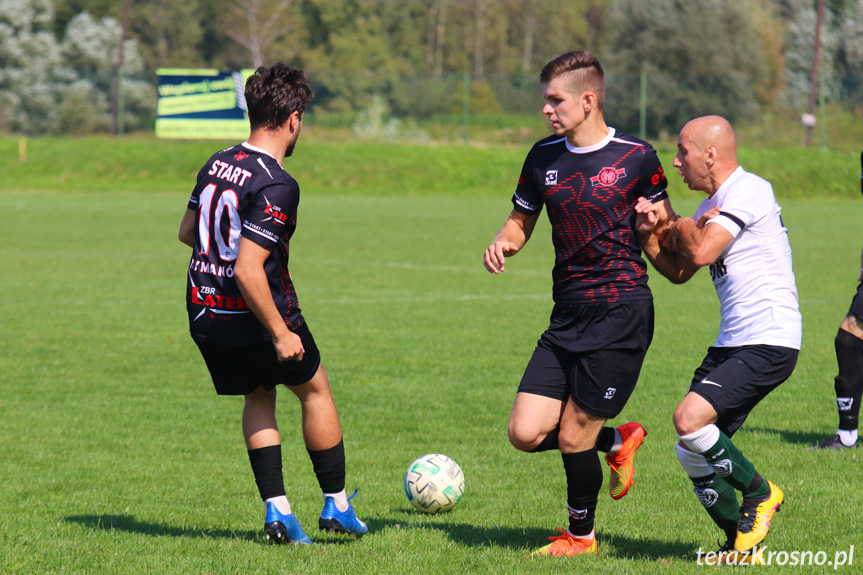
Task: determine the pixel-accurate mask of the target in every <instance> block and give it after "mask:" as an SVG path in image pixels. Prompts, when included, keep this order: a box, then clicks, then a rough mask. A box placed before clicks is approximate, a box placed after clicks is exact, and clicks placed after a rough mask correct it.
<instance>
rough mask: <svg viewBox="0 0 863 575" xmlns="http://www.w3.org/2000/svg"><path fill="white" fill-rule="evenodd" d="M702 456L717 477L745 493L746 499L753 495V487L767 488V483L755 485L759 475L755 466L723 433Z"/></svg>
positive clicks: (720, 433)
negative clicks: (754, 482)
mask: <svg viewBox="0 0 863 575" xmlns="http://www.w3.org/2000/svg"><path fill="white" fill-rule="evenodd" d="M701 455H703V456H704V458H705V459H707V463H709V464H710V466H711V467H712V468H713V471H714V472H715V473H716V475H718V476H719V477H721V478H723V479H724V480H725V481H727V482H728V483H729V484H730V485H731V486H732V487H733V488H734V489H736V490H737V491H740V492H741V493H743V494H744V497H745V496H749V495H750V494H751V492H752V487H760V486H761V485H760V484H763V485H764V486H765V487H766V486H767V482H765V481H761V482H756V485H753V480H754V479H755V478H756V476H757V475H758V474H757V473H755V466H754V465H752V462H751V461H749V460H748V459H746V457H745V456H744V455H743V453H741V452H740V450H739V449H737V446H736V445H734V443H732V441H731V439H730V438H729V437H728V436H727V435H725V434H724V433H722V432H721V431H720V432H719V441H717V442H716V443H715V444H714V445H713V446H712V447H710V448H708V449H707V451H704V452H702V453H701ZM759 479H760V477H759ZM768 489H769V488H768Z"/></svg>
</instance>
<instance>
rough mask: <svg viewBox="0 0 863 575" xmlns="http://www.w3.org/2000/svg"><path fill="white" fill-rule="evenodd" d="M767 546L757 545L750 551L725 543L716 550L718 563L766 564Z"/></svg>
mask: <svg viewBox="0 0 863 575" xmlns="http://www.w3.org/2000/svg"><path fill="white" fill-rule="evenodd" d="M765 549H766V547H761V546H759V545H756V546H755V547H753V548H752V549H750V550H749V551H737V550H735V549H734V548H733V547H731V546H730V545H723V546H722V547H720V548H719V551H717V552H716V556H717V557H716V563H715V564H716V565H764V550H765Z"/></svg>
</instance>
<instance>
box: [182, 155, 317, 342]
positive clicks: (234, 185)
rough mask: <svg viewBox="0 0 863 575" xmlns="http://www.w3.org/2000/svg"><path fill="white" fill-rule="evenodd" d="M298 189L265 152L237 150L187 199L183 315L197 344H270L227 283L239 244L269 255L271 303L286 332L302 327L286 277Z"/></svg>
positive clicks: (207, 168) (217, 159) (211, 164)
mask: <svg viewBox="0 0 863 575" xmlns="http://www.w3.org/2000/svg"><path fill="white" fill-rule="evenodd" d="M299 202H300V188H299V185H298V184H297V182H296V181H295V180H294V179H293V178H292V177H291V176H290V175H289V174H288V173H287V172H285V170H284V169H282V167H281V166H280V165H279V163H278V162H277V161H276V160H275V159H274V158H273V157H272V156H270V155H269V154H268V153H267V152H265V151H263V150H261V149H259V148H256V147H254V146H250V145H249V144H248V143H243V144H240V145H238V146H234V147H232V148H228V149H226V150H222V151H221V152H218V153H216V154H214V155H213V156H212V157H211V158H210V159H209V160H208V161H207V163H206V164H204V167H203V168H201V170H200V172H198V182H197V184H196V185H195V189H194V190H193V191H192V196H191V198H189V209H191V210H195V217H196V220H195V247H194V249H193V251H192V259H191V261H190V263H189V273H188V283H187V290H186V292H187V293H186V309H187V310H188V312H189V329H190V331H191V334H192V337H193V338H194V339H195V340H196V341H202V342H203V341H206V342H216V343H224V344H235V345H245V344H252V343H256V342H260V341H265V340H270V339H272V335H271V334H270V332H269V331H267V329H266V328H265V327H264V326H263V324H261V322H260V321H258V318H257V317H255V315H254V314H253V313H252V311H251V310H250V309H249V307H248V305H246V302H245V300H244V299H243V295H242V294H241V293H240V288H239V287H238V286H237V282H236V280H235V279H234V267H233V266H234V262H235V261H236V259H237V252H238V250H239V247H240V237H244V238H247V239H249V240H251V241H253V242H255V243H256V244H258V245H260V246H263V247H264V248H266V249H268V250H271V251H270V255H269V257H268V258H267V259H266V261H265V262H264V271H265V272H266V274H267V278H268V281H269V285H270V293H271V294H272V296H273V301H274V302H275V304H276V308H278V310H279V313H281V315H282V318H283V319H284V320H285V324H286V325H287V326H288V328H290V329H292V330H295V329H296V328H298V327H300V326H301V325H302V324H303V321H304V320H303V316H302V314H301V313H300V307H299V303H298V301H297V294H296V291H295V290H294V284H293V281H292V280H291V274H290V273H289V272H288V242H289V241H290V239H291V236H292V235H293V233H294V229H296V226H297V206H298V205H299Z"/></svg>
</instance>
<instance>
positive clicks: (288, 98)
mask: <svg viewBox="0 0 863 575" xmlns="http://www.w3.org/2000/svg"><path fill="white" fill-rule="evenodd" d="M313 95H314V93H313V92H312V87H311V85H310V84H309V80H308V78H306V75H305V74H304V73H303V71H302V70H299V69H297V68H292V67H291V66H287V65H285V64H283V63H282V62H277V63H276V64H273V65H272V66H270V67H269V68H267V67H266V66H261V67H260V68H258V69H257V70H255V73H254V74H252V75H251V76H249V79H248V80H246V90H245V96H246V109H247V110H248V112H249V124H251V127H252V130H255V129H258V128H264V129H267V130H278V129H279V128H281V127H282V126H284V125H285V122H287V121H288V118H289V117H290V116H291V114H293V113H294V112H299V113H300V115H301V116H302V115H303V114H304V113H305V111H306V106H307V105H308V104H309V101H310V100H311V99H312V96H313Z"/></svg>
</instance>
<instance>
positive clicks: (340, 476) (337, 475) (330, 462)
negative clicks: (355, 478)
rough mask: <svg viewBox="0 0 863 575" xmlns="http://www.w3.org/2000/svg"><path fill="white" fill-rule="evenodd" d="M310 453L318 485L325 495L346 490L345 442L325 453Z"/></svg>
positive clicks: (340, 442) (309, 450)
mask: <svg viewBox="0 0 863 575" xmlns="http://www.w3.org/2000/svg"><path fill="white" fill-rule="evenodd" d="M306 451H308V452H309V458H311V460H312V467H314V469H315V476H317V478H318V485H320V486H321V491H322V492H324V493H338V492H340V491H342V490H343V489H344V488H345V442H344V440H339V443H338V444H337V445H335V446H334V447H330V448H329V449H324V450H323V451H312V450H311V449H307V450H306Z"/></svg>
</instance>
